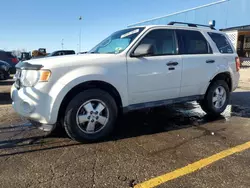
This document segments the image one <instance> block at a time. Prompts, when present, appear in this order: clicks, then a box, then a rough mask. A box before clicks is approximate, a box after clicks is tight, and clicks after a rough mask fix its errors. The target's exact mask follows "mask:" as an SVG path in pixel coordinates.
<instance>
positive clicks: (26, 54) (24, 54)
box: [20, 52, 31, 61]
mask: <svg viewBox="0 0 250 188" xmlns="http://www.w3.org/2000/svg"><path fill="white" fill-rule="evenodd" d="M30 59H31V54H30V52H22V54H21V57H20V61H25V60H30Z"/></svg>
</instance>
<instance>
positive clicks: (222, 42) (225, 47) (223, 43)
mask: <svg viewBox="0 0 250 188" xmlns="http://www.w3.org/2000/svg"><path fill="white" fill-rule="evenodd" d="M208 34H209V36H210V37H211V39H212V40H213V41H214V42H215V44H216V46H217V48H218V50H219V51H220V53H222V54H225V53H233V49H232V47H231V45H230V43H229V42H228V40H227V38H226V37H225V36H224V35H223V34H219V33H211V32H209V33H208Z"/></svg>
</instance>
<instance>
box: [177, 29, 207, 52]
mask: <svg viewBox="0 0 250 188" xmlns="http://www.w3.org/2000/svg"><path fill="white" fill-rule="evenodd" d="M176 34H177V37H178V44H179V53H180V54H211V53H212V49H211V47H210V45H209V43H208V42H207V40H206V39H205V37H204V36H203V35H202V34H201V33H200V32H199V31H191V30H179V29H178V30H176Z"/></svg>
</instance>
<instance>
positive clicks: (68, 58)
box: [17, 54, 117, 68]
mask: <svg viewBox="0 0 250 188" xmlns="http://www.w3.org/2000/svg"><path fill="white" fill-rule="evenodd" d="M115 56H117V55H116V54H79V55H65V56H57V57H44V58H38V59H31V60H28V61H24V62H20V63H18V64H17V67H20V66H21V65H22V64H23V63H29V64H32V65H42V66H43V67H45V68H50V67H51V68H53V67H60V66H64V67H65V66H67V65H69V66H72V65H78V64H81V65H82V64H93V63H95V62H99V63H100V61H99V59H102V60H103V59H108V58H112V57H115Z"/></svg>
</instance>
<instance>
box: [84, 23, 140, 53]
mask: <svg viewBox="0 0 250 188" xmlns="http://www.w3.org/2000/svg"><path fill="white" fill-rule="evenodd" d="M143 29H144V28H143V27H140V28H130V29H124V30H121V31H117V32H115V33H113V34H112V35H110V36H109V37H108V38H106V39H104V40H103V41H102V42H101V43H99V44H98V45H97V46H95V47H94V48H93V49H92V50H90V51H89V53H105V54H106V53H112V54H118V53H121V52H122V51H124V50H125V49H126V48H127V47H128V46H129V45H130V44H131V43H132V42H133V40H134V39H135V38H136V37H137V36H138V35H139V34H140V33H141V32H142V30H143Z"/></svg>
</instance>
